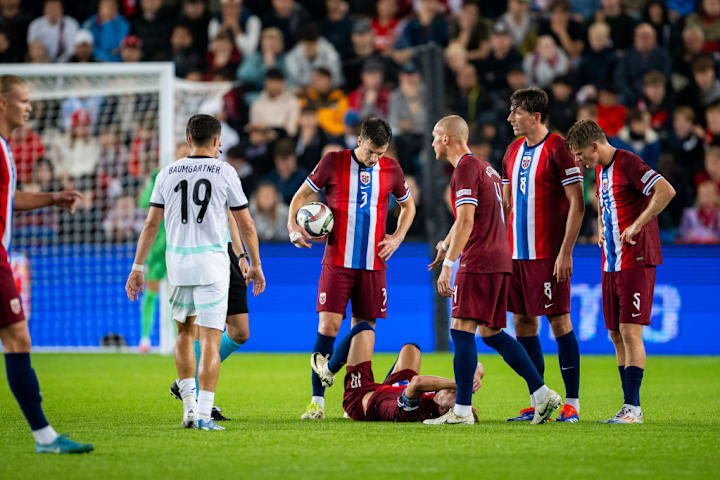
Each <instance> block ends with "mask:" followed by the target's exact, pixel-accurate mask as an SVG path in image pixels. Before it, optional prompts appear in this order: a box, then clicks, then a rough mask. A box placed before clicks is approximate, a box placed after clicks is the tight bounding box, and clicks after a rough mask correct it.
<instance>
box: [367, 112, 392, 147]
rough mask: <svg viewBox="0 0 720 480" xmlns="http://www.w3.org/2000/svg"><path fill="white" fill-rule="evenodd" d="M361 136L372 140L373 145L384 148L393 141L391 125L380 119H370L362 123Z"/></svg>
mask: <svg viewBox="0 0 720 480" xmlns="http://www.w3.org/2000/svg"><path fill="white" fill-rule="evenodd" d="M360 136H361V137H362V138H366V139H368V140H370V141H371V142H372V143H373V145H375V146H377V147H382V146H384V145H387V144H388V143H390V140H392V129H391V128H390V124H389V123H388V122H386V121H385V120H383V119H382V118H380V117H368V118H366V119H365V120H364V121H363V122H362V127H361V128H360Z"/></svg>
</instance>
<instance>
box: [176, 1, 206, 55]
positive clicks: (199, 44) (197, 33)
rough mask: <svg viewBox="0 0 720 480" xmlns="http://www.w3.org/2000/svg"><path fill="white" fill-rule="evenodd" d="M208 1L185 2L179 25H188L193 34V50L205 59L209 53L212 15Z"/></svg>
mask: <svg viewBox="0 0 720 480" xmlns="http://www.w3.org/2000/svg"><path fill="white" fill-rule="evenodd" d="M205 2H206V0H185V3H184V5H183V13H182V15H181V16H180V19H179V21H178V24H183V25H187V26H188V28H189V29H190V33H192V38H193V45H192V48H193V49H194V50H195V51H196V53H197V54H198V55H200V56H201V57H202V58H205V55H206V54H207V51H208V35H207V33H208V25H209V24H210V14H209V13H208V11H207V5H206V3H205Z"/></svg>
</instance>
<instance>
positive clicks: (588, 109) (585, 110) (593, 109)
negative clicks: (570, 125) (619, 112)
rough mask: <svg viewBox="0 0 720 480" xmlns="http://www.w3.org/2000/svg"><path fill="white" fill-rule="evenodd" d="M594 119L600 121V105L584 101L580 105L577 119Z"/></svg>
mask: <svg viewBox="0 0 720 480" xmlns="http://www.w3.org/2000/svg"><path fill="white" fill-rule="evenodd" d="M580 120H592V121H593V122H596V123H597V121H598V106H597V104H595V103H584V104H582V105H580V106H579V107H578V112H577V121H580ZM603 130H604V129H603Z"/></svg>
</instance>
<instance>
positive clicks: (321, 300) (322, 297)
mask: <svg viewBox="0 0 720 480" xmlns="http://www.w3.org/2000/svg"><path fill="white" fill-rule="evenodd" d="M325 301H327V295H326V294H325V292H320V305H325Z"/></svg>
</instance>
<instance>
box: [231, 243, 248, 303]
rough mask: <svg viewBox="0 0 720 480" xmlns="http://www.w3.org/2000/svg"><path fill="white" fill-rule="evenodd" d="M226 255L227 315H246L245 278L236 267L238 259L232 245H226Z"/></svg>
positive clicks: (237, 266)
mask: <svg viewBox="0 0 720 480" xmlns="http://www.w3.org/2000/svg"><path fill="white" fill-rule="evenodd" d="M228 254H229V255H230V289H229V290H228V309H227V314H228V316H230V315H239V314H241V313H248V304H247V286H245V277H243V274H242V272H241V271H240V265H238V262H239V261H240V259H239V258H238V256H237V255H235V252H234V251H233V249H232V243H228Z"/></svg>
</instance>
